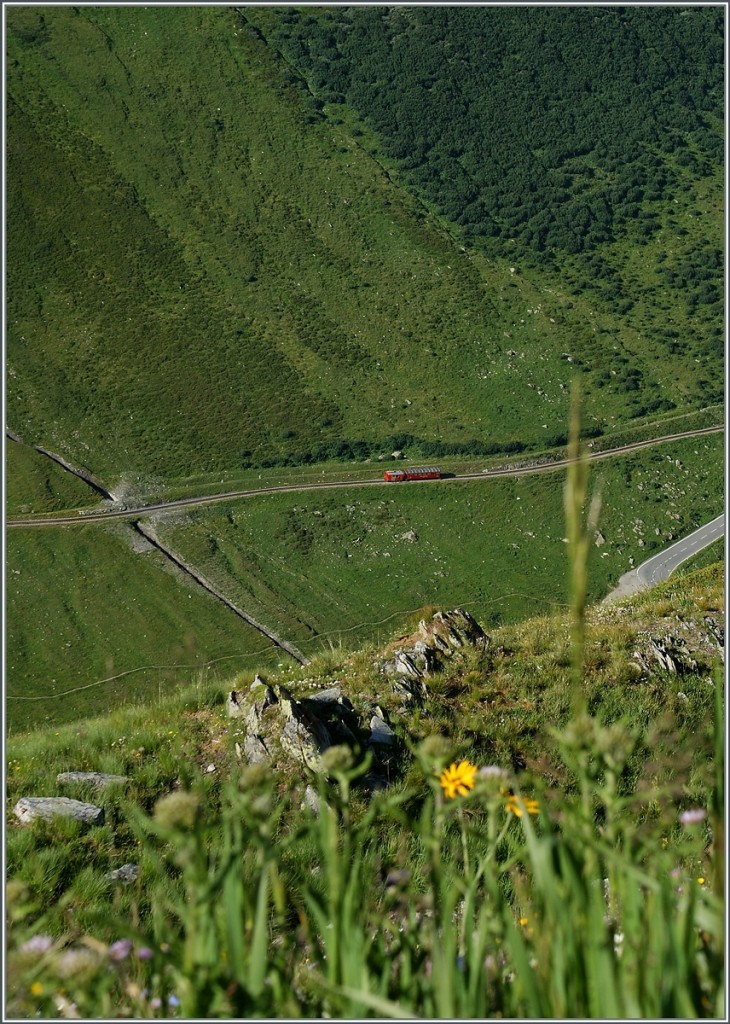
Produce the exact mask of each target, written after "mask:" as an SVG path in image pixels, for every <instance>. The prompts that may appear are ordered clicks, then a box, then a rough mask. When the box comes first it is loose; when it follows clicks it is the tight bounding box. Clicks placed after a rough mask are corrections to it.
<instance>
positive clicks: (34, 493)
mask: <svg viewBox="0 0 730 1024" xmlns="http://www.w3.org/2000/svg"><path fill="white" fill-rule="evenodd" d="M5 470H6V473H7V479H8V481H12V487H10V488H9V489H8V493H7V499H6V506H5V512H6V515H8V516H19V515H24V514H26V513H29V512H60V511H62V510H64V509H73V508H87V507H93V506H94V505H98V504H99V500H100V495H99V494H98V492H97V491H95V490H94V489H93V488H91V487H89V486H88V485H87V484H84V483H82V482H81V480H79V479H78V477H75V476H74V475H73V474H72V473H69V472H67V471H66V470H65V469H62V468H61V466H59V465H58V464H57V463H55V462H53V461H52V460H51V459H49V458H48V457H47V456H45V455H41V454H40V452H37V451H34V449H32V448H29V447H28V446H27V445H23V444H17V443H15V442H14V441H7V442H6V448H5Z"/></svg>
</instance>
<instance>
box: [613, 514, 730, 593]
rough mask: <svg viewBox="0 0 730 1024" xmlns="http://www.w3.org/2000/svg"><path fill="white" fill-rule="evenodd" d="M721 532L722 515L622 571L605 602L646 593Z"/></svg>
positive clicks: (723, 529) (723, 522) (723, 524)
mask: <svg viewBox="0 0 730 1024" xmlns="http://www.w3.org/2000/svg"><path fill="white" fill-rule="evenodd" d="M724 533H725V513H724V512H723V513H721V514H720V515H719V516H716V517H715V519H713V520H711V522H709V523H705V525H704V526H700V527H699V528H698V529H697V530H695V531H694V533H690V534H689V535H688V536H687V537H683V538H682V539H681V540H678V541H677V542H676V543H675V544H672V545H671V546H670V547H668V548H665V549H664V550H663V551H660V552H659V554H657V555H652V557H651V558H647V560H646V561H645V562H642V563H641V565H637V567H636V568H635V569H632V570H631V572H626V573H624V575H623V576H622V577H621V578H620V579H619V581H618V586H617V587H616V589H615V590H612V591H611V593H610V594H609V595H608V597H606V599H605V600H606V601H615V600H617V599H618V598H621V597H627V596H628V595H629V594H635V593H636V592H637V591H639V590H646V589H647V588H648V587H653V586H654V585H655V584H656V583H661V582H662V581H663V580H666V579H668V578H669V576H670V575H671V573H673V572H674V570H675V569H676V568H677V566H678V565H681V564H682V562H685V561H686V560H687V559H688V558H691V557H692V555H696V554H697V552H698V551H702V549H703V548H706V547H707V546H708V545H709V544H712V542H713V541H715V540H717V539H718V537H722V536H723V535H724Z"/></svg>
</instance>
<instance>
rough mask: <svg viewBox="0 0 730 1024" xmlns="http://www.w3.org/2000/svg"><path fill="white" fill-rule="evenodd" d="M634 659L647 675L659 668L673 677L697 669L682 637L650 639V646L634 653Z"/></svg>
mask: <svg viewBox="0 0 730 1024" xmlns="http://www.w3.org/2000/svg"><path fill="white" fill-rule="evenodd" d="M633 658H634V660H635V661H636V662H637V663H638V665H639V667H640V668H641V669H643V671H644V672H646V673H647V674H651V673H652V671H655V670H656V668H657V666H658V667H659V669H660V670H662V671H664V672H669V673H671V674H672V675H682V674H683V673H685V672H694V671H696V669H697V662H696V661H695V659H694V658H692V657H691V656H690V653H689V651H688V649H687V643H686V641H685V640H683V639H682V637H676V636H666V637H653V636H652V637H649V638H648V646H647V647H646V648H645V649H642V650H638V651H634V654H633Z"/></svg>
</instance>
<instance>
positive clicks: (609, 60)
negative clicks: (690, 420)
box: [246, 5, 723, 400]
mask: <svg viewBox="0 0 730 1024" xmlns="http://www.w3.org/2000/svg"><path fill="white" fill-rule="evenodd" d="M246 17H247V18H248V19H250V20H251V21H252V22H253V23H254V24H256V25H257V26H259V27H260V29H261V30H262V31H263V33H264V34H265V36H266V38H267V39H268V40H269V41H270V42H271V44H272V45H273V46H274V47H275V48H276V49H279V50H281V51H282V52H283V53H284V55H285V56H286V59H287V60H288V61H290V62H291V63H292V65H293V66H294V67H296V69H297V70H298V71H299V73H300V74H301V76H302V79H303V81H305V82H306V84H307V87H308V88H309V89H310V90H311V91H312V93H313V95H314V96H316V97H317V98H318V99H319V101H320V102H322V103H324V104H325V109H326V111H327V112H328V114H329V115H330V116H331V117H333V118H337V117H338V116H345V117H347V116H348V113H347V111H348V110H349V109H350V108H354V109H355V110H356V111H357V112H358V114H359V116H360V118H361V123H360V128H362V127H364V126H365V125H367V126H368V128H369V129H374V130H375V132H376V133H377V135H376V136H374V137H372V132H366V134H367V135H369V136H371V138H370V139H369V143H370V144H371V145H372V146H373V148H374V151H376V152H377V153H378V155H379V156H380V157H381V158H382V159H384V160H386V161H387V162H388V164H389V165H394V167H395V168H397V173H398V176H399V179H400V180H402V181H403V182H406V183H408V184H409V186H410V187H411V188H412V189H413V190H414V191H415V193H416V194H418V195H419V196H420V197H421V198H422V200H423V201H424V202H425V203H426V204H427V205H428V206H429V207H431V208H432V209H435V210H437V211H438V212H439V213H440V214H441V215H443V216H444V217H445V218H447V219H448V221H449V223H450V224H451V225H452V229H453V230H454V232H455V234H456V235H457V236H461V237H463V239H464V241H465V243H467V244H470V245H472V246H476V247H477V248H478V249H479V250H480V251H483V252H484V253H486V254H488V255H489V256H493V257H494V256H502V257H506V258H509V259H511V260H512V261H518V262H519V264H520V265H522V264H523V263H525V264H527V265H528V266H531V267H533V268H535V269H538V270H539V274H540V277H541V278H542V279H543V281H544V283H546V284H547V283H548V282H549V281H551V279H552V282H553V284H554V286H555V287H557V288H558V289H566V290H569V291H570V292H571V297H576V296H578V295H580V294H581V293H585V296H586V298H587V299H588V303H589V306H590V307H592V308H595V309H598V310H600V315H601V319H602V320H603V324H602V325H601V326H602V328H603V329H602V330H601V331H600V333H602V334H603V335H604V337H600V336H599V337H598V338H596V339H594V341H595V342H596V344H595V345H594V346H590V345H589V346H587V347H586V348H585V349H582V350H581V351H579V352H578V353H577V354H578V355H580V356H581V357H586V361H587V362H588V363H589V364H590V366H591V367H592V368H593V369H599V368H600V369H601V371H602V372H601V373H600V374H597V375H596V377H595V378H594V381H593V383H594V384H596V385H597V386H599V387H606V388H607V389H608V390H611V389H612V388H615V389H618V390H622V389H623V390H630V391H633V392H637V391H642V390H643V388H642V387H641V385H642V370H643V367H642V366H641V365H638V364H634V365H631V366H629V365H627V364H622V363H621V359H620V355H619V358H618V359H617V360H616V363H614V364H613V365H611V364H609V363H605V364H604V365H602V363H603V360H602V359H601V354H602V353H601V349H603V350H604V352H605V351H606V350H608V352H609V353H610V352H611V350H612V346H613V340H612V339H611V337H610V336H611V334H613V333H614V332H615V331H616V330H617V329H618V330H620V331H622V333H623V332H625V331H626V329H627V328H629V329H630V331H631V332H632V333H633V332H635V337H634V344H633V346H632V343H631V342H630V341H629V339H628V338H626V337H624V338H623V339H622V342H623V344H628V345H629V348H631V347H634V348H636V349H637V350H639V351H641V350H644V349H651V350H653V352H654V354H655V357H656V358H664V359H666V360H667V361H668V364H671V365H672V377H673V378H674V379H675V392H676V393H678V394H679V395H681V396H682V397H690V396H691V397H692V398H695V399H699V400H702V399H703V398H706V395H707V393H708V391H713V392H714V393H716V394H718V395H719V394H720V393H721V389H722V369H721V361H722V354H723V344H722V338H723V334H722V264H723V260H722V206H723V198H722V197H723V176H722V163H723V157H722V154H723V127H722V122H723V20H722V14H721V12H720V11H719V10H718V9H712V8H703V9H698V8H695V9H691V8H689V9H688V8H681V9H680V8H671V7H670V8H667V7H664V8H662V7H642V6H639V7H634V8H631V7H629V8H621V9H616V8H613V9H611V8H608V9H602V8H596V7H583V8H572V9H571V8H564V9H561V10H560V11H559V13H556V11H554V10H551V9H548V8H530V7H527V8H526V7H499V6H497V7H487V8H483V7H476V6H475V7H466V8H465V7H456V8H454V7H450V6H447V5H443V6H441V5H435V6H431V7H426V8H422V9H409V8H387V7H385V8H384V7H377V6H376V7H368V8H360V9H355V8H338V9H330V10H319V11H315V12H312V11H309V10H302V9H300V10H298V11H289V12H285V13H282V12H280V11H270V10H266V9H261V8H256V9H251V10H249V11H247V12H246ZM355 130H356V131H357V130H359V129H358V128H356V129H355ZM360 134H362V132H360ZM606 335H608V337H607V336H606ZM614 351H618V350H617V349H615V350H614ZM574 354H576V353H574ZM677 356H679V358H677ZM692 356H695V357H699V358H700V360H701V363H702V371H701V372H697V369H696V367H691V366H690V365H689V364H690V363H691V359H690V358H688V357H692ZM688 369H690V370H694V372H693V373H688V372H687V370H688ZM612 371H613V372H612ZM682 371H684V372H682ZM659 376H660V377H661V374H660V375H659ZM644 383H648V381H646V382H644Z"/></svg>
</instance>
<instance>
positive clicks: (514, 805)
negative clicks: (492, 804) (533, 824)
mask: <svg viewBox="0 0 730 1024" xmlns="http://www.w3.org/2000/svg"><path fill="white" fill-rule="evenodd" d="M504 809H505V811H506V812H507V814H514V815H515V817H517V818H521V817H522V813H523V810H525V811H527V813H528V814H539V813H540V805H539V803H538V802H537V800H532V799H530V798H529V797H524V798H523V797H518V796H514V794H512V793H510V795H509V796H508V797H507V803H506V804H505V805H504Z"/></svg>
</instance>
